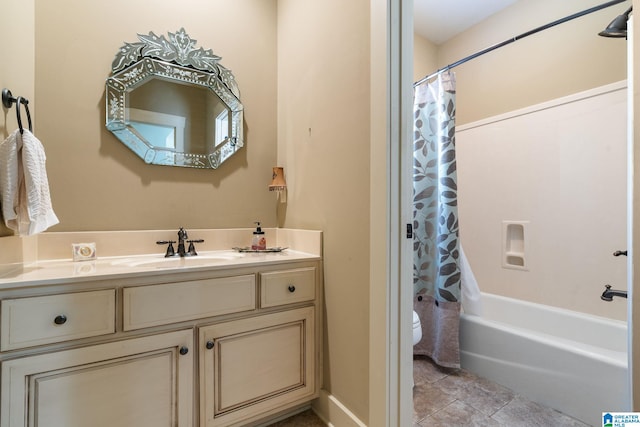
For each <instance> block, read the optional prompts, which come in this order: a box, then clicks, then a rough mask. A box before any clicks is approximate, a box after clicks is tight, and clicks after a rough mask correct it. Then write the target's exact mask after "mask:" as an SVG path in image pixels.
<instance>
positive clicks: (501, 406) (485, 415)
mask: <svg viewBox="0 0 640 427" xmlns="http://www.w3.org/2000/svg"><path fill="white" fill-rule="evenodd" d="M413 372H414V381H415V386H414V388H413V427H427V426H429V427H439V426H448V427H494V426H495V427H549V426H554V427H588V426H587V424H584V423H582V422H580V421H578V420H576V419H574V418H571V417H569V416H568V415H565V414H562V413H560V412H558V411H556V410H554V409H550V408H547V407H544V406H542V405H539V404H537V403H534V402H531V401H529V400H527V399H525V398H523V397H522V396H519V395H517V394H516V393H514V392H513V391H511V390H509V389H508V388H506V387H503V386H501V385H498V384H495V383H493V382H491V381H488V380H486V379H484V378H480V377H477V376H476V375H474V374H471V373H469V372H466V371H464V370H460V371H457V370H453V369H443V368H439V367H438V366H436V365H434V364H433V363H432V362H431V360H430V359H429V358H426V357H419V356H416V358H415V359H414V361H413ZM324 426H325V424H324V423H323V422H322V421H321V420H320V418H318V417H317V416H316V415H315V414H314V413H313V411H312V410H310V409H309V410H307V411H304V412H301V413H300V414H298V415H295V416H293V417H291V418H287V419H286V420H283V421H279V422H277V423H275V424H272V425H271V426H270V427H324ZM338 427H339V426H338Z"/></svg>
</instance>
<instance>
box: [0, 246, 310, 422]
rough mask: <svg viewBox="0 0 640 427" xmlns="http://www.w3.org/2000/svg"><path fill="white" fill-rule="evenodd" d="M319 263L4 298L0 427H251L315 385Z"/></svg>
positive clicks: (201, 271) (188, 273) (35, 290)
mask: <svg viewBox="0 0 640 427" xmlns="http://www.w3.org/2000/svg"><path fill="white" fill-rule="evenodd" d="M321 290H322V289H321V261H320V260H319V259H318V258H316V259H314V260H304V261H301V262H288V263H282V262H280V263H271V264H269V263H266V264H260V263H257V264H253V265H250V266H241V267H235V268H220V267H218V268H211V269H207V268H202V267H200V266H199V267H198V268H197V269H195V270H189V269H183V270H171V271H167V272H166V274H159V273H158V271H157V270H154V271H151V272H149V273H148V274H142V273H137V274H135V275H131V276H130V277H118V278H117V279H113V280H111V279H108V278H100V277H97V278H96V280H94V281H91V280H86V281H83V282H76V283H65V284H60V283H59V282H58V283H51V284H46V283H44V284H42V285H41V286H36V287H30V286H27V287H25V288H24V289H21V288H19V287H16V288H14V289H8V288H5V289H3V290H0V309H1V313H0V398H1V403H0V427H35V426H37V427H86V426H92V427H103V426H104V427H107V426H108V427H111V426H136V427H147V426H148V427H157V426H168V427H169V426H170V427H192V426H201V427H219V426H220V427H221V426H246V425H257V424H258V423H260V422H263V421H264V420H265V419H268V418H269V417H272V418H273V417H275V416H279V415H281V414H282V413H284V412H286V411H287V410H288V409H296V408H299V407H301V406H303V405H306V404H308V403H309V402H310V400H312V399H313V398H315V397H317V396H318V393H319V389H320V386H321V381H320V371H321V358H320V354H321V329H320V325H321V324H322V322H321V317H320V316H321V305H320V302H321Z"/></svg>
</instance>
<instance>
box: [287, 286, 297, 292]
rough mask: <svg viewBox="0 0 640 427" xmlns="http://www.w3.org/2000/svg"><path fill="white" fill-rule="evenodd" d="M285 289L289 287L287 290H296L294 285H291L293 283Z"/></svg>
mask: <svg viewBox="0 0 640 427" xmlns="http://www.w3.org/2000/svg"><path fill="white" fill-rule="evenodd" d="M287 289H289V292H295V291H296V287H295V286H293V285H289V287H288V288H287Z"/></svg>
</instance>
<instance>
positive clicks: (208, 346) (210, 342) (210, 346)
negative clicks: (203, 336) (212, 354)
mask: <svg viewBox="0 0 640 427" xmlns="http://www.w3.org/2000/svg"><path fill="white" fill-rule="evenodd" d="M214 345H215V344H214V342H213V341H207V344H206V347H207V350H211V349H212V348H213V346H214Z"/></svg>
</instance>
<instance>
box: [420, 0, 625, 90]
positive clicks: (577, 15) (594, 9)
mask: <svg viewBox="0 0 640 427" xmlns="http://www.w3.org/2000/svg"><path fill="white" fill-rule="evenodd" d="M625 1H627V0H612V1H609V2H606V3H602V4H600V5H598V6H594V7H592V8H589V9H585V10H583V11H582V12H578V13H574V14H573V15H569V16H565V17H564V18H561V19H558V20H557V21H553V22H550V23H548V24H545V25H542V26H540V27H538V28H534V29H533V30H529V31H527V32H525V33H522V34H520V35H518V36H515V37H513V38H510V39H508V40H505V41H503V42H500V43H497V44H494V45H493V46H489V47H488V48H486V49H483V50H481V51H478V52H476V53H474V54H471V55H469V56H467V57H465V58H462V59H460V60H458V61H456V62H454V63H451V64H449V65H447V66H446V67H444V68H440V69H439V70H438V71H436V72H435V73H432V74H429V75H428V76H426V77H423V78H422V79H420V80H418V81H417V82H415V83H414V84H413V87H416V86H419V85H421V84H422V83H424V82H426V81H427V80H429V79H431V78H432V77H435V76H437V75H438V74H440V73H442V72H443V71H447V70H450V69H452V68H455V67H457V66H458V65H461V64H464V63H465V62H467V61H470V60H472V59H474V58H477V57H478V56H481V55H484V54H485V53H488V52H491V51H493V50H496V49H498V48H501V47H503V46H506V45H508V44H511V43H513V42H515V41H518V40H520V39H523V38H525V37H528V36H530V35H532V34H535V33H538V32H540V31H543V30H546V29H548V28H551V27H555V26H556V25H559V24H563V23H565V22H567V21H571V20H573V19H576V18H580V17H581V16H584V15H588V14H590V13H593V12H597V11H599V10H601V9H605V8H607V7H610V6H613V5H616V4H619V3H623V2H625Z"/></svg>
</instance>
